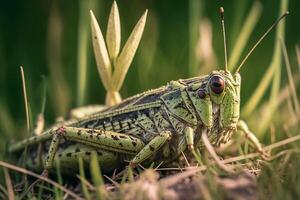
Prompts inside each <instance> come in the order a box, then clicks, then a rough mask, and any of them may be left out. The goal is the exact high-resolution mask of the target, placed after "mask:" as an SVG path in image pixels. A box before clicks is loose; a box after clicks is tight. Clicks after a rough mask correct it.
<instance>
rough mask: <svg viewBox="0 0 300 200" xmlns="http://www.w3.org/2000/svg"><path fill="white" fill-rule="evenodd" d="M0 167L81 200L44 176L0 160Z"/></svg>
mask: <svg viewBox="0 0 300 200" xmlns="http://www.w3.org/2000/svg"><path fill="white" fill-rule="evenodd" d="M0 166H2V167H5V168H8V169H11V170H14V171H17V172H20V173H22V174H26V175H30V176H32V177H35V178H38V179H41V180H42V181H45V182H47V183H50V184H51V185H53V186H55V187H57V188H59V189H61V190H62V191H64V192H65V193H67V194H69V195H70V196H71V197H73V198H74V199H78V200H83V199H82V198H81V197H79V196H78V195H76V194H75V193H74V192H72V191H70V190H68V189H66V188H65V187H63V186H62V185H60V184H58V183H57V182H55V181H53V180H51V179H49V178H46V177H44V176H41V175H38V174H36V173H34V172H31V171H29V170H27V169H24V168H21V167H18V166H15V165H12V164H9V163H6V162H3V161H1V160H0Z"/></svg>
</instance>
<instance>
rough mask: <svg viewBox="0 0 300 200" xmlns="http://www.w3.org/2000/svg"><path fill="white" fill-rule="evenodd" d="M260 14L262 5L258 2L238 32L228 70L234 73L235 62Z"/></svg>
mask: <svg viewBox="0 0 300 200" xmlns="http://www.w3.org/2000/svg"><path fill="white" fill-rule="evenodd" d="M261 13H262V5H261V3H260V2H259V1H255V2H254V4H253V6H252V7H251V10H250V13H249V15H248V16H247V18H246V21H245V23H244V25H243V27H242V29H241V31H240V34H239V36H238V38H237V40H236V42H235V45H234V47H233V50H232V53H231V56H230V58H229V63H228V66H229V70H230V71H234V70H235V68H236V67H237V66H236V65H237V62H238V60H239V58H240V56H241V54H242V52H243V49H244V48H245V45H246V42H247V41H248V40H249V37H250V35H251V33H252V31H253V29H254V27H255V25H256V24H257V22H258V19H259V18H260V16H261Z"/></svg>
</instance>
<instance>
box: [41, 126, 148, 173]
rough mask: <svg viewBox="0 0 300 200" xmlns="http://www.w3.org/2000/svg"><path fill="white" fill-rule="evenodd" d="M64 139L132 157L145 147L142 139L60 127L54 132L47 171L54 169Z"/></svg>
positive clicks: (46, 166) (109, 132)
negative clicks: (56, 156)
mask: <svg viewBox="0 0 300 200" xmlns="http://www.w3.org/2000/svg"><path fill="white" fill-rule="evenodd" d="M62 137H63V138H65V139H66V140H68V141H75V142H78V143H80V144H85V145H87V146H89V147H95V148H99V149H104V150H109V151H113V152H118V153H125V154H131V155H135V154H137V153H138V152H139V151H140V150H142V149H143V147H144V143H143V142H142V141H141V140H140V139H138V138H135V137H132V136H129V135H126V134H122V133H116V132H112V131H103V130H93V129H85V128H74V127H60V128H58V129H57V130H56V131H55V132H54V134H53V137H52V140H51V143H50V147H49V150H48V154H47V157H46V161H45V169H46V170H49V169H51V168H52V167H53V164H54V158H55V154H56V153H57V150H58V148H59V143H60V139H61V138H62Z"/></svg>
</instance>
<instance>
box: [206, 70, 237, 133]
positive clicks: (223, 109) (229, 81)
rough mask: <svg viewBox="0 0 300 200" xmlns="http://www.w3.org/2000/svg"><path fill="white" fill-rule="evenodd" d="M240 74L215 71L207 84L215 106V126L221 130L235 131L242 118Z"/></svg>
mask: <svg viewBox="0 0 300 200" xmlns="http://www.w3.org/2000/svg"><path fill="white" fill-rule="evenodd" d="M240 87H241V77H240V75H239V73H237V74H234V75H232V74H231V73H230V72H228V71H214V72H212V73H211V74H210V77H209V79H208V83H207V92H208V94H209V97H210V99H211V101H212V106H213V119H214V120H213V121H214V123H217V124H213V126H216V128H218V129H221V130H226V129H235V128H236V123H237V121H238V120H239V116H240Z"/></svg>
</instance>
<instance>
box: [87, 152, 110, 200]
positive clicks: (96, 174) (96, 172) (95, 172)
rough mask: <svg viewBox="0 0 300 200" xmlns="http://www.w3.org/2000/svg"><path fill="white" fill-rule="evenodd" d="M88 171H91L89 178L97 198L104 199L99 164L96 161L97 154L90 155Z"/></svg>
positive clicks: (104, 192)
mask: <svg viewBox="0 0 300 200" xmlns="http://www.w3.org/2000/svg"><path fill="white" fill-rule="evenodd" d="M90 171H91V176H92V179H93V182H94V185H95V189H96V192H97V195H98V198H99V199H105V194H106V191H105V187H104V181H103V177H102V174H101V169H100V166H99V162H98V159H97V154H96V153H95V152H93V153H92V155H91V162H90Z"/></svg>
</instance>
